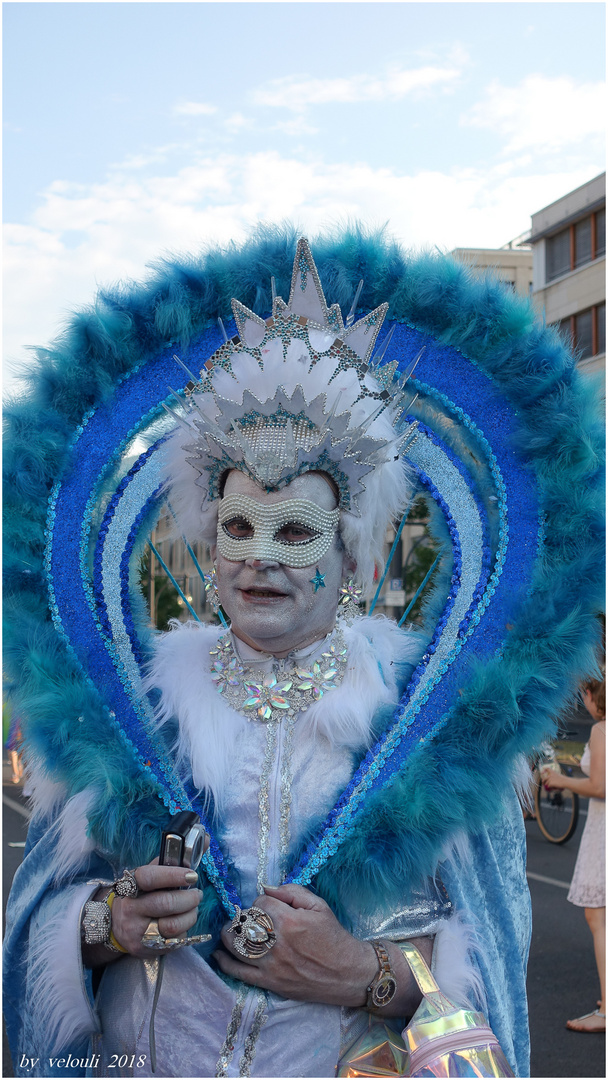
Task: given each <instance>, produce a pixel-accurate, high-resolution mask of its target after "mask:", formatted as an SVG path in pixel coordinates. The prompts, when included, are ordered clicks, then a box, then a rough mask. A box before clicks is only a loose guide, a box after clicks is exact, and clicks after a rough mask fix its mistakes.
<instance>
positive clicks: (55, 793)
mask: <svg viewBox="0 0 608 1080" xmlns="http://www.w3.org/2000/svg"><path fill="white" fill-rule="evenodd" d="M23 786H24V790H23V793H24V795H25V796H26V797H27V799H28V801H29V804H30V808H31V811H32V821H34V820H38V819H39V818H42V819H44V818H51V817H53V816H54V815H55V813H56V811H57V810H58V809H59V807H60V806H61V805H62V803H64V802H65V795H66V789H65V784H62V783H56V782H55V781H54V780H51V779H50V777H49V775H48V773H47V772H46V769H45V767H44V764H43V762H42V761H41V760H40V759H39V758H38V757H36V756H34V755H30V756H28V759H27V761H26V762H25V777H24V785H23Z"/></svg>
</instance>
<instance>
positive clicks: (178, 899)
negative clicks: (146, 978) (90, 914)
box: [82, 859, 203, 967]
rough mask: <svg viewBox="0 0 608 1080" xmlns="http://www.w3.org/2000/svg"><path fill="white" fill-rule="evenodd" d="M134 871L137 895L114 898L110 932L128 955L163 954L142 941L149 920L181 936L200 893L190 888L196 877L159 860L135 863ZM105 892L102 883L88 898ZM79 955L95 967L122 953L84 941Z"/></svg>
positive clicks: (100, 896)
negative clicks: (87, 943) (155, 921)
mask: <svg viewBox="0 0 608 1080" xmlns="http://www.w3.org/2000/svg"><path fill="white" fill-rule="evenodd" d="M134 874H135V880H136V882H137V885H138V888H139V895H138V896H135V897H130V896H124V897H123V896H116V897H115V898H114V903H113V904H112V933H113V935H114V938H115V939H116V941H117V942H118V944H119V945H121V946H122V948H123V949H125V950H126V952H128V953H129V954H130V955H131V956H138V957H140V958H141V959H146V960H149V959H150V957H151V956H158V955H159V953H160V954H161V955H162V950H157V949H155V950H154V952H153V953H152V952H151V950H150V949H147V948H146V947H145V946H144V945H142V943H141V939H142V937H143V935H144V934H145V932H146V930H147V928H148V924H149V923H150V922H151V920H152V919H156V920H157V922H158V930H159V933H160V934H162V936H163V937H181V936H182V935H184V934H186V933H187V932H188V930H190V929H191V927H193V926H194V924H195V922H196V919H197V912H198V905H199V904H200V902H201V900H202V898H203V894H202V892H201V890H200V889H194V888H191V887H190V886H192V885H193V884H194V883H195V882H196V881H197V880H198V875H197V874H196V873H195V871H194V870H187V869H185V868H184V867H182V866H159V865H158V859H154V861H153V862H151V863H148V864H147V865H146V866H138V867H137V869H136V870H134ZM184 886H187V888H184ZM107 895H108V888H107V886H103V887H102V888H100V889H98V891H97V892H96V893H95V895H94V896H93V897H91V899H92V900H103V899H104V897H106V896H107ZM82 955H83V960H84V963H85V964H86V966H87V967H97V966H99V965H100V964H107V963H110V962H111V961H112V960H118V959H119V957H120V955H122V954H119V953H113V952H111V951H110V950H109V949H108V948H106V947H105V946H104V945H86V944H83V946H82Z"/></svg>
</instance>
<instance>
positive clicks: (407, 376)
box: [397, 345, 426, 390]
mask: <svg viewBox="0 0 608 1080" xmlns="http://www.w3.org/2000/svg"><path fill="white" fill-rule="evenodd" d="M425 349H426V345H423V346H422V348H421V350H420V352H419V353H418V356H417V357H416V358H415V359H414V360H412V362H411V364H409V365H408V367H407V368H406V369H405V371H404V372H403V373H402V374H401V375H400V376H399V378H398V379H397V386H398V387H399V389H400V390H403V387H404V386H405V384H406V382H407V381H408V379H410V378H411V377H412V375H413V373H414V371H415V368H416V364H417V363H418V361H419V360H420V357H421V356H422V354H423V352H424V350H425Z"/></svg>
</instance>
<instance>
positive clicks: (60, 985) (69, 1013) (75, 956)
mask: <svg viewBox="0 0 608 1080" xmlns="http://www.w3.org/2000/svg"><path fill="white" fill-rule="evenodd" d="M97 889H98V886H97V885H93V886H91V885H81V886H78V887H74V888H73V889H72V891H71V895H70V897H69V899H68V900H67V902H66V899H65V893H62V894H61V897H60V900H59V902H60V910H59V911H58V913H57V915H54V916H53V918H52V919H50V920H49V921H48V922H46V923H45V924H44V926H41V927H40V928H39V929H38V934H37V935H36V938H35V939H34V940H32V936H30V948H29V959H30V963H31V967H30V978H31V980H32V997H31V1007H32V1009H33V1011H34V1013H35V1014H36V1016H37V1018H38V1020H39V1023H40V1026H41V1027H42V1028H43V1029H45V1030H46V1032H47V1033H48V1035H47V1037H48V1039H49V1044H48V1052H49V1054H55V1053H58V1052H59V1051H60V1050H61V1049H62V1048H63V1047H65V1046H66V1045H68V1044H69V1043H70V1042H73V1041H75V1040H77V1039H82V1038H85V1037H86V1036H88V1035H90V1034H92V1033H93V1032H95V1031H98V1030H99V1025H98V1022H97V1020H96V1018H95V1014H94V1013H93V1010H92V1008H91V1005H90V1003H89V999H88V996H87V993H86V989H85V985H84V972H83V967H82V959H81V955H80V915H81V911H82V907H83V905H84V904H85V903H86V901H87V900H88V899H89V897H91V896H92V895H93V894H94V893H95V892H96V891H97Z"/></svg>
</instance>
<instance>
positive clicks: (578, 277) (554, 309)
mask: <svg viewBox="0 0 608 1080" xmlns="http://www.w3.org/2000/svg"><path fill="white" fill-rule="evenodd" d="M529 243H530V244H531V245H532V252H533V259H534V266H533V281H534V287H533V292H532V297H533V300H534V303H535V305H536V307H537V308H538V310H539V311H541V312H544V314H545V318H546V320H547V324H548V325H552V326H558V327H559V328H560V330H562V331H563V332H564V333H566V334H569V335H570V337H571V339H572V341H573V344H574V347H575V349H576V352H577V355H578V357H579V364H580V367H581V368H583V369H585V370H587V371H604V370H605V367H606V278H605V274H606V174H605V173H602V175H601V176H596V177H595V179H594V180H590V181H589V182H588V183H587V184H583V185H582V187H579V188H577V189H576V190H575V191H571V192H569V193H568V194H567V195H564V196H563V197H562V198H561V199H558V200H557V201H556V202H554V203H551V204H550V205H549V206H545V207H544V209H543V210H539V211H538V212H537V213H535V214H533V215H532V231H531V234H530V239H529Z"/></svg>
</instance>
